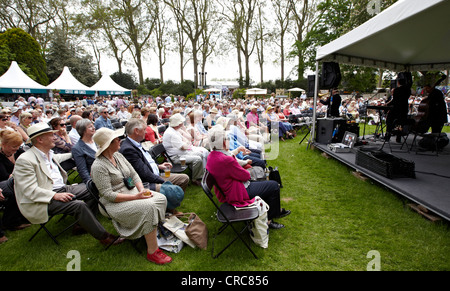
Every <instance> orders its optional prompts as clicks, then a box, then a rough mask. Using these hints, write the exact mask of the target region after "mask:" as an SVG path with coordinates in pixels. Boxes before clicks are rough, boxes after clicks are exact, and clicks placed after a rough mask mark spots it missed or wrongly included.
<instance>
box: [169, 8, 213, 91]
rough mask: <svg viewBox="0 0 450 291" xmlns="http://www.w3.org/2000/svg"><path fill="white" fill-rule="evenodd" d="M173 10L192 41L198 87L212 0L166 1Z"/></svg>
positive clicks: (180, 25)
mask: <svg viewBox="0 0 450 291" xmlns="http://www.w3.org/2000/svg"><path fill="white" fill-rule="evenodd" d="M164 3H166V4H167V5H168V6H169V7H170V8H171V10H172V12H173V15H174V16H175V19H176V21H177V22H178V28H179V29H182V30H183V32H184V33H185V35H186V37H187V38H188V39H189V41H190V45H191V50H192V54H191V55H192V61H193V63H194V83H195V85H196V86H197V87H198V85H199V82H198V73H199V72H198V66H199V56H198V54H199V52H200V49H201V44H200V39H201V36H202V33H204V30H207V29H209V27H208V26H209V19H208V16H209V15H210V12H211V8H212V7H211V5H212V0H185V1H180V0H164Z"/></svg>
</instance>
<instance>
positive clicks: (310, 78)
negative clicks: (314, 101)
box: [306, 75, 316, 97]
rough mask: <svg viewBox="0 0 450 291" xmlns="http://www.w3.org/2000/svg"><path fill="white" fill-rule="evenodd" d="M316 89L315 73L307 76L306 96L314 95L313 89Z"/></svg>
mask: <svg viewBox="0 0 450 291" xmlns="http://www.w3.org/2000/svg"><path fill="white" fill-rule="evenodd" d="M315 90H316V75H309V76H308V93H307V94H306V96H307V97H314V91H315Z"/></svg>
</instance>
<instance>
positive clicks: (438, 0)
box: [311, 0, 450, 141]
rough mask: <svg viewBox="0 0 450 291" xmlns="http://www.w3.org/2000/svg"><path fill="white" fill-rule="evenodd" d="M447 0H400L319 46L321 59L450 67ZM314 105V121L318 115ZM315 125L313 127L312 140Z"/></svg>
mask: <svg viewBox="0 0 450 291" xmlns="http://www.w3.org/2000/svg"><path fill="white" fill-rule="evenodd" d="M449 11H450V1H449V0H426V1H424V0H399V1H398V2H397V3H395V4H393V5H392V6H391V7H389V8H387V9H386V10H384V11H383V12H381V13H380V14H378V15H377V16H375V17H373V18H372V19H370V20H369V21H367V22H366V23H364V24H362V25H361V26H359V27H357V28H355V29H354V30H352V31H350V32H349V33H347V34H345V35H343V36H342V37H340V38H338V39H336V40H334V41H332V42H331V43H329V44H327V45H325V46H323V47H321V48H319V49H318V50H317V56H316V84H315V94H314V101H315V103H317V94H318V90H319V62H337V63H340V64H353V65H360V66H367V67H376V68H384V69H389V70H392V71H395V72H402V71H411V72H413V71H427V70H443V69H449V68H450V18H449V17H448V13H449ZM316 116H317V115H316V111H315V110H314V120H316ZM314 134H315V124H314V123H313V127H312V131H311V141H313V140H314Z"/></svg>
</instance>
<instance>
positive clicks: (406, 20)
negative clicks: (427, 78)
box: [316, 0, 450, 72]
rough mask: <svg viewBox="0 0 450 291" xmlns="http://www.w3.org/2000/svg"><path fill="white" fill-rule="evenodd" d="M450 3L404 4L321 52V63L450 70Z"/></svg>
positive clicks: (407, 0) (403, 0)
mask: <svg viewBox="0 0 450 291" xmlns="http://www.w3.org/2000/svg"><path fill="white" fill-rule="evenodd" d="M449 11H450V1H449V0H426V1H424V0H400V1H398V2H397V3H395V4H393V5H392V6H391V7H389V8H387V9H386V10H384V11H383V12H381V13H380V14H378V15H377V16H375V17H373V18H372V19H370V20H369V21H367V22H366V23H364V24H362V25H361V26H359V27H357V28H355V29H354V30H352V31H350V32H349V33H347V34H345V35H343V36H342V37H340V38H338V39H336V40H334V41H332V42H331V43H329V44H327V45H325V46H323V47H321V48H319V49H318V50H317V57H316V59H317V61H334V62H337V63H341V64H353V65H361V66H367V67H376V68H384V69H389V70H392V71H395V72H400V71H428V70H444V69H449V67H450V18H449V17H448V13H449Z"/></svg>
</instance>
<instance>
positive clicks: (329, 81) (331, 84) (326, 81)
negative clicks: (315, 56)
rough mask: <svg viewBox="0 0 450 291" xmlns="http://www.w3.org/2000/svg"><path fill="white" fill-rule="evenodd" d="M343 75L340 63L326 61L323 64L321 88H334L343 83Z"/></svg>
mask: <svg viewBox="0 0 450 291" xmlns="http://www.w3.org/2000/svg"><path fill="white" fill-rule="evenodd" d="M341 80H342V75H341V69H340V67H339V64H338V63H335V62H324V63H323V65H322V76H321V80H320V89H327V90H329V89H333V88H337V87H339V85H340V84H341Z"/></svg>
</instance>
